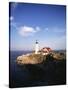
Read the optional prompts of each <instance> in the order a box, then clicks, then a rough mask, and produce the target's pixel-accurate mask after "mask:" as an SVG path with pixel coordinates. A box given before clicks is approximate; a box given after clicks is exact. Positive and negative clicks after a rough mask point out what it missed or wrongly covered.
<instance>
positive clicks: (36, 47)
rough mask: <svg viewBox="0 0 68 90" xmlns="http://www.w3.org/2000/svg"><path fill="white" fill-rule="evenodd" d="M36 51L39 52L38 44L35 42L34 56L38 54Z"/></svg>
mask: <svg viewBox="0 0 68 90" xmlns="http://www.w3.org/2000/svg"><path fill="white" fill-rule="evenodd" d="M38 51H39V44H38V41H37V40H36V43H35V54H38Z"/></svg>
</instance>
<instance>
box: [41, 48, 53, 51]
mask: <svg viewBox="0 0 68 90" xmlns="http://www.w3.org/2000/svg"><path fill="white" fill-rule="evenodd" d="M41 51H43V52H50V51H52V50H51V48H49V47H44V48H42V49H41Z"/></svg>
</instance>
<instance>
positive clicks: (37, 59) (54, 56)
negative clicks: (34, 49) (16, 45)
mask: <svg viewBox="0 0 68 90" xmlns="http://www.w3.org/2000/svg"><path fill="white" fill-rule="evenodd" d="M65 58H66V56H65V55H64V53H62V54H61V53H51V54H48V55H42V54H34V53H30V54H25V55H21V56H18V57H17V60H16V62H17V63H18V64H39V63H42V62H43V61H46V60H49V61H50V60H65Z"/></svg>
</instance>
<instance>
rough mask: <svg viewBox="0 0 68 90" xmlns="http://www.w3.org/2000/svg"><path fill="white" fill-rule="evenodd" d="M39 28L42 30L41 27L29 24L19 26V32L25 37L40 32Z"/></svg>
mask: <svg viewBox="0 0 68 90" xmlns="http://www.w3.org/2000/svg"><path fill="white" fill-rule="evenodd" d="M39 30H40V28H39V27H36V28H33V27H28V26H21V27H20V28H19V34H20V35H22V36H24V37H27V36H32V35H33V34H35V33H36V32H38V31H39Z"/></svg>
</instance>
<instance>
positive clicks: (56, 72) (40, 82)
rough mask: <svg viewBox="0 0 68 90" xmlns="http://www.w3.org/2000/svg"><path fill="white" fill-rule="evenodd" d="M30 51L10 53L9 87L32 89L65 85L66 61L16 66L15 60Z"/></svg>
mask: <svg viewBox="0 0 68 90" xmlns="http://www.w3.org/2000/svg"><path fill="white" fill-rule="evenodd" d="M26 53H31V51H10V54H9V87H11V88H16V87H32V86H49V85H62V84H66V60H64V61H55V60H53V61H48V62H45V63H42V64H35V65H30V64H29V65H18V64H17V63H16V58H17V57H18V56H20V55H22V54H26Z"/></svg>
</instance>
